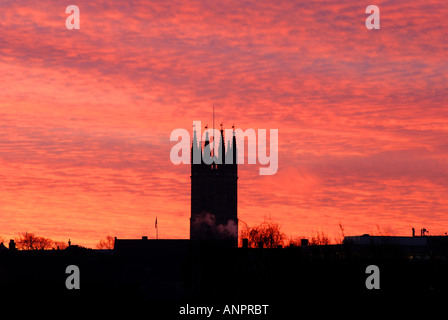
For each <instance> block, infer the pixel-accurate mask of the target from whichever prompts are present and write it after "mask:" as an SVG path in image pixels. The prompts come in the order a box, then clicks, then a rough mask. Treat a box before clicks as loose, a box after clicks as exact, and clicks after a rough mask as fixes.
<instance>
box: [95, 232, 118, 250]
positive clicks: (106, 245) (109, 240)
mask: <svg viewBox="0 0 448 320" xmlns="http://www.w3.org/2000/svg"><path fill="white" fill-rule="evenodd" d="M114 245H115V238H114V237H112V236H109V235H108V236H106V238H105V239H102V240H100V242H98V244H97V245H96V248H97V249H113V248H114Z"/></svg>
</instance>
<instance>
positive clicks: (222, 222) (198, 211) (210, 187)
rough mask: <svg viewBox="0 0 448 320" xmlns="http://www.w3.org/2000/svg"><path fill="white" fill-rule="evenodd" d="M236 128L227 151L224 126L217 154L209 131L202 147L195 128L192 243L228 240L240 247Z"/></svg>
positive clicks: (192, 152) (192, 176) (192, 149)
mask: <svg viewBox="0 0 448 320" xmlns="http://www.w3.org/2000/svg"><path fill="white" fill-rule="evenodd" d="M232 128H233V131H232V142H230V140H228V142H227V150H226V147H225V143H224V130H223V128H222V124H221V131H220V135H219V148H218V154H217V155H215V154H213V152H212V150H211V149H213V148H212V147H211V142H210V137H209V133H208V131H206V132H205V142H204V148H202V141H201V140H198V137H197V133H196V128H194V129H193V141H192V146H191V218H190V239H191V240H209V241H210V240H211V241H214V240H220V241H227V242H228V243H229V244H230V245H232V246H235V247H236V246H237V245H238V205H237V203H238V187H237V181H238V165H237V161H236V160H237V147H236V137H235V130H234V127H233V126H232ZM206 129H207V127H206ZM199 139H201V137H199ZM213 140H215V137H213ZM214 142H215V141H213V143H214ZM195 159H196V161H194V160H195ZM197 160H200V161H197ZM211 160H213V161H211ZM195 162H197V163H195ZM210 162H211V163H210Z"/></svg>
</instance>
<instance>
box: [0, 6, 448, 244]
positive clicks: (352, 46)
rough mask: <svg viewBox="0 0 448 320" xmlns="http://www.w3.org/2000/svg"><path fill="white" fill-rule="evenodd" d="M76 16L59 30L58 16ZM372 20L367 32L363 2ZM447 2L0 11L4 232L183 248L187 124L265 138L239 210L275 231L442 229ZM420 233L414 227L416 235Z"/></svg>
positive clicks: (447, 185)
mask: <svg viewBox="0 0 448 320" xmlns="http://www.w3.org/2000/svg"><path fill="white" fill-rule="evenodd" d="M70 4H74V5H77V6H78V7H79V9H80V29H79V30H75V29H74V30H68V29H67V28H66V25H65V20H66V18H67V17H68V16H69V14H66V13H65V8H66V6H68V5H70ZM370 4H375V5H377V6H378V7H379V9H380V29H379V30H368V29H367V28H366V26H365V20H366V18H367V17H368V14H366V13H365V10H366V7H367V6H368V5H370ZM447 14H448V2H446V1H445V0H425V1H422V0H418V1H403V0H394V1H386V0H382V1H381V0H374V1H364V0H361V1H360V0H357V1H354V0H340V1H330V0H307V1H291V0H263V1H259V0H247V1H244V0H243V1H242V0H238V1H237V0H216V1H215V0H213V1H210V0H208V1H205V0H204V1H180V0H170V1H165V0H160V1H158V0H154V1H143V0H135V1H134V0H130V1H111V0H97V1H86V0H73V1H72V2H71V3H67V4H65V3H61V2H60V1H56V0H47V1H45V2H43V1H37V0H21V1H1V2H0V132H1V134H0V168H1V169H0V181H1V183H0V236H3V237H4V238H5V239H9V238H14V237H17V236H18V234H19V233H21V232H26V231H27V232H33V233H36V234H37V235H39V236H44V237H48V238H52V239H54V240H58V241H68V239H71V242H72V244H79V245H84V246H89V247H94V246H95V244H96V243H98V241H99V240H100V239H102V238H104V237H105V236H106V235H112V236H117V237H118V238H140V237H141V236H144V235H146V236H149V238H154V237H155V229H154V222H155V218H156V216H157V219H158V227H159V238H188V237H189V217H190V177H189V174H190V171H189V170H190V167H189V166H188V165H182V164H180V165H174V164H173V163H172V162H171V161H170V150H171V148H172V147H173V146H174V145H175V142H171V141H170V134H171V132H172V131H173V130H175V129H177V128H184V129H187V130H189V131H191V130H192V123H193V121H201V122H202V124H209V125H211V123H212V106H213V105H215V121H216V123H221V122H222V123H223V124H224V127H226V128H229V127H231V126H232V125H233V124H235V126H236V127H237V128H241V129H242V130H246V129H248V128H253V129H255V130H256V129H267V130H269V129H278V134H279V137H278V149H279V150H278V161H279V163H278V171H277V173H276V174H275V175H267V176H260V175H259V168H260V164H252V165H249V164H244V165H243V164H242V165H240V167H239V180H238V187H239V190H238V201H239V203H238V217H239V219H240V221H242V222H245V223H247V224H249V225H254V224H259V223H261V222H262V221H263V220H264V219H265V217H271V219H272V220H274V221H275V222H278V223H279V224H280V226H281V228H282V230H283V231H284V232H285V234H286V235H287V236H288V237H303V236H305V237H311V236H312V235H313V234H315V233H316V232H317V231H319V232H324V233H327V234H328V236H329V237H330V240H332V241H333V240H334V239H335V238H337V237H340V236H341V230H340V227H339V225H342V226H343V229H344V234H345V235H359V234H364V233H370V234H375V233H389V234H393V235H411V228H412V227H414V228H415V229H416V230H420V229H421V228H426V229H428V230H429V233H430V234H433V235H436V234H444V233H445V232H448V211H447V209H448V197H447V195H448V166H447V164H448V105H447V97H448V81H447V77H448V76H447V74H448V59H447V55H448V20H447V19H446V17H447ZM417 232H418V231H417Z"/></svg>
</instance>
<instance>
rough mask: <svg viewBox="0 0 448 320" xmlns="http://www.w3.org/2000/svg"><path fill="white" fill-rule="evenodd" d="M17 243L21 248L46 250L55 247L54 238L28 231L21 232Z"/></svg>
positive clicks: (18, 247)
mask: <svg viewBox="0 0 448 320" xmlns="http://www.w3.org/2000/svg"><path fill="white" fill-rule="evenodd" d="M16 243H17V249H19V250H45V249H51V248H52V247H53V240H51V239H47V238H43V237H38V236H36V235H35V234H34V233H28V232H25V233H21V234H20V235H19V238H18V239H16Z"/></svg>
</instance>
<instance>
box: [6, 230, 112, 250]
mask: <svg viewBox="0 0 448 320" xmlns="http://www.w3.org/2000/svg"><path fill="white" fill-rule="evenodd" d="M8 242H9V241H7V240H6V238H5V237H2V236H0V243H3V245H4V246H5V247H7V246H8ZM14 242H15V245H16V249H18V250H64V249H66V248H67V247H68V246H69V244H70V243H69V242H70V240H69V241H67V242H64V241H56V240H53V239H50V238H45V237H40V236H37V235H36V234H34V233H30V232H25V233H21V234H19V236H18V237H16V238H14ZM96 248H97V249H113V248H114V237H112V236H107V237H106V238H105V239H102V240H100V241H99V242H98V244H97V245H96Z"/></svg>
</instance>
